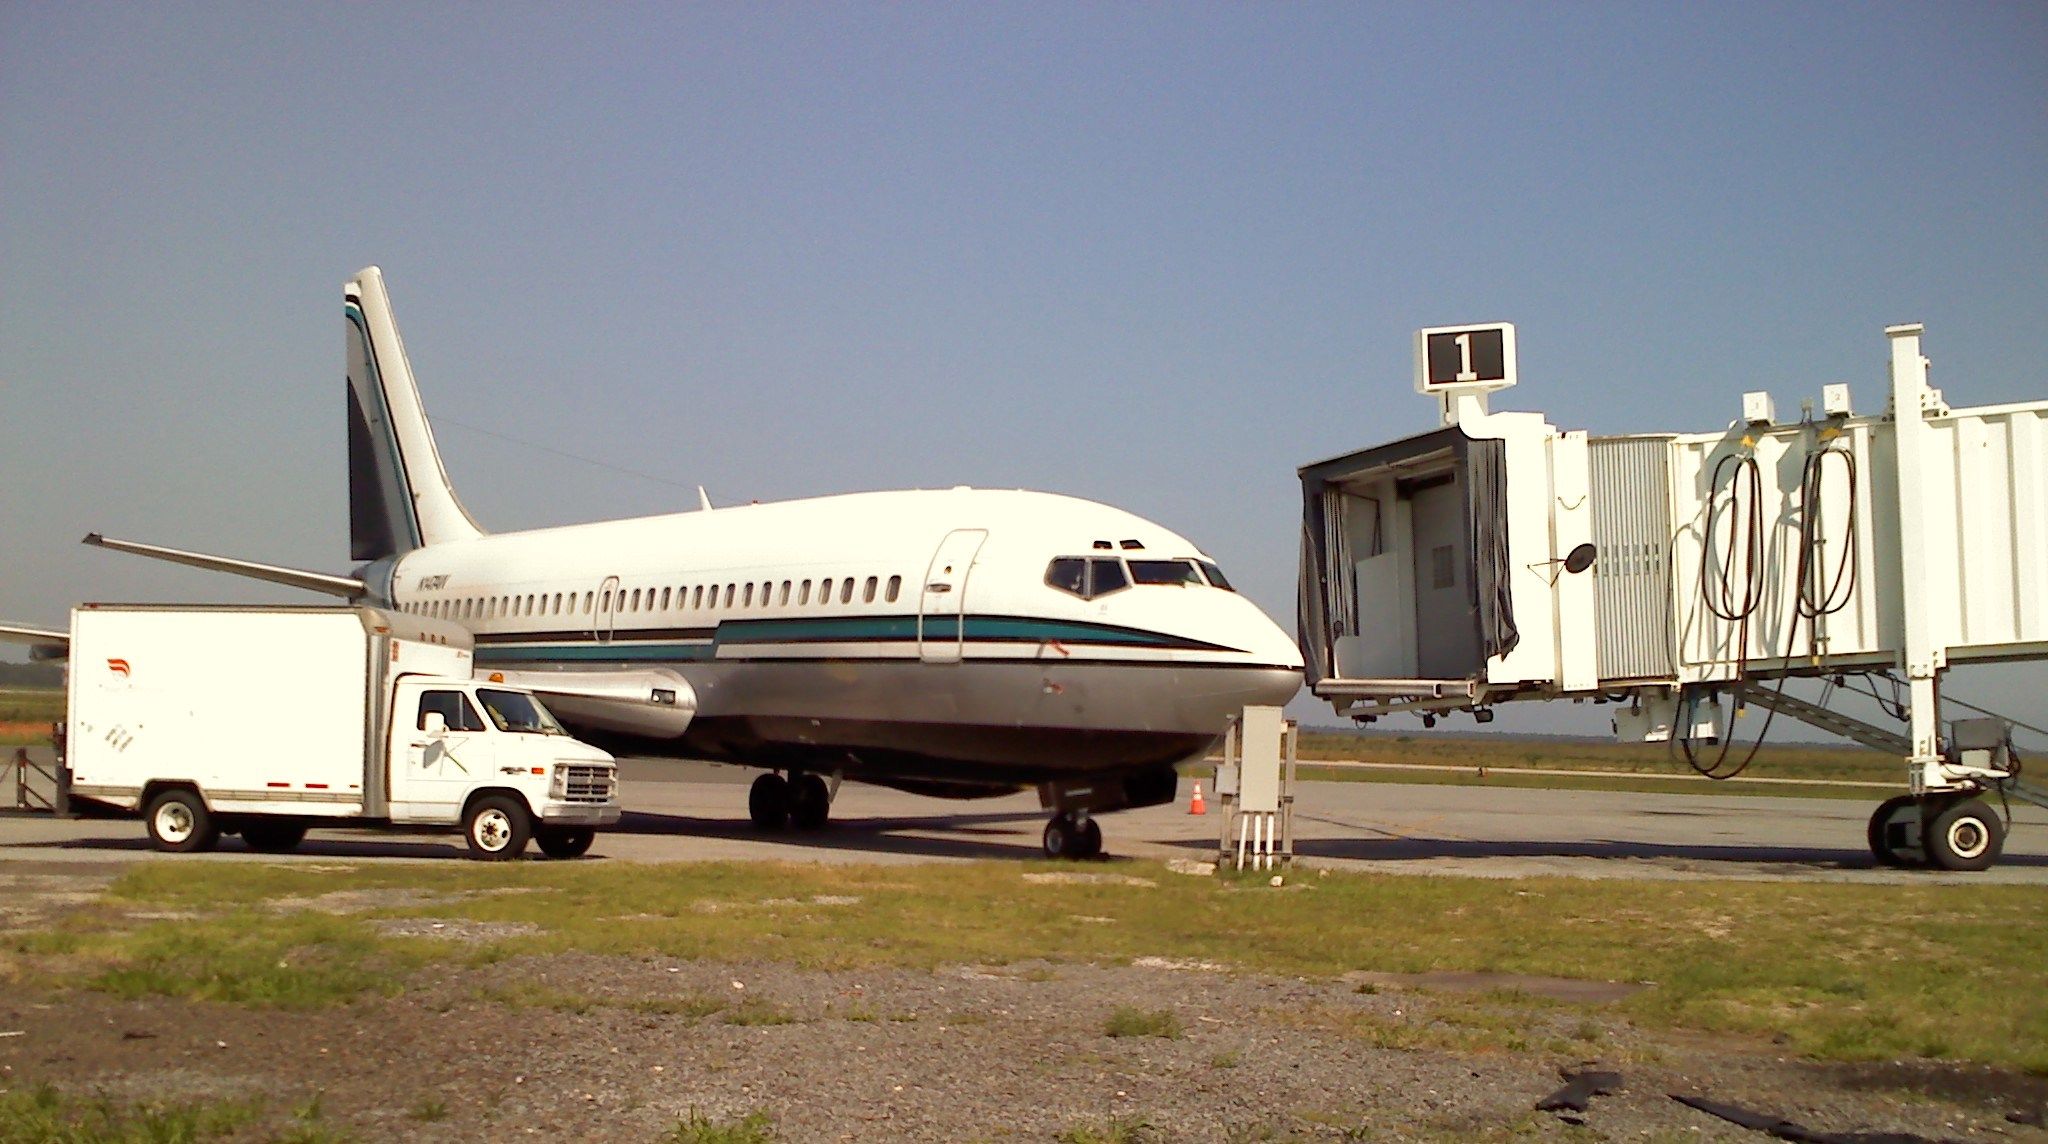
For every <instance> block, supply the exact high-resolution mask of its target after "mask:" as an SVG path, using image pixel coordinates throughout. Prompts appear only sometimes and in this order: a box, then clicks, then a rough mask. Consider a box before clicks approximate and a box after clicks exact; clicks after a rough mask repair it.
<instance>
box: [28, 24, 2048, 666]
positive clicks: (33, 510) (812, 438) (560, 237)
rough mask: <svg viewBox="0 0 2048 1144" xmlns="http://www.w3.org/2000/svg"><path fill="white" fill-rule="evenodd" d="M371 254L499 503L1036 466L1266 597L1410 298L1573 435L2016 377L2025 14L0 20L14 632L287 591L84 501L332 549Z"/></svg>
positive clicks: (1426, 413)
mask: <svg viewBox="0 0 2048 1144" xmlns="http://www.w3.org/2000/svg"><path fill="white" fill-rule="evenodd" d="M372 262H374V263H378V264H381V265H382V266H383V267H384V269H385V272H386V275H387V281H388V283H389V285H390V288H391V291H392V294H393V299H394V301H395V303H396V305H397V307H398V314H399V320H400V323H401V325H402V327H403V329H404V332H405V334H406V337H407V341H408V345H409V347H410V349H411V352H412V356H413V360H414V364H415V367H416V368H417V370H418V372H419V375H420V380H421V386H422V390H423V393H424V396H425V399H426V402H427V406H428V409H429V412H430V413H431V414H432V415H434V417H435V418H436V419H437V421H438V422H439V424H440V433H441V437H442V444H443V449H444V452H445V453H446V455H447V459H448V462H449V466H450V468H451V470H452V471H453V474H454V477H455V479H456V482H457V485H458V487H459V488H460V490H461V492H462V495H463V497H464V499H465V500H466V501H467V502H468V504H469V505H470V507H471V509H472V510H473V511H474V512H475V513H476V514H477V516H478V517H479V518H480V519H481V520H482V521H483V523H484V524H485V525H486V526H487V527H491V528H497V529H511V528H518V527H526V526H533V525H540V524H548V523H557V522H566V521H574V520H582V519H590V518H594V517H604V516H624V515H636V514H641V513H648V512H656V511H665V510H668V509H672V508H682V507H686V506H688V505H689V504H691V503H693V502H694V495H695V494H694V492H693V491H691V487H692V486H694V485H696V484H699V483H702V484H704V485H707V486H708V487H709V488H710V490H711V492H712V494H713V496H714V498H716V499H719V500H722V501H728V502H730V501H744V500H750V499H755V498H759V499H777V498H785V497H792V496H802V495H809V494H813V493H822V492H837V491H845V490H853V489H870V488H891V487H917V486H924V487H931V486H946V485H953V484H975V485H983V486H995V487H1013V486H1024V487H1032V488H1042V489H1051V490H1056V491H1061V492H1068V493H1074V494H1078V495H1081V496H1087V497H1091V498H1094V499H1098V500H1104V501H1109V502H1112V503H1115V504H1118V505H1120V506H1123V507H1125V508H1128V509H1131V510H1133V511H1135V512H1138V513H1140V514H1141V515H1144V516H1148V517H1151V518H1153V519H1156V520H1158V521H1160V522H1161V523H1163V524H1166V525H1168V526H1170V527H1173V528H1175V529H1177V530H1179V531H1181V532H1183V533H1185V534H1188V535H1190V536H1191V537H1193V538H1194V539H1195V540H1196V541H1197V542H1199V543H1201V544H1203V545H1204V546H1205V547H1206V548H1207V549H1208V550H1209V551H1210V552H1211V553H1212V554H1214V555H1216V556H1217V557H1219V558H1220V559H1222V560H1223V561H1224V563H1225V566H1226V567H1227V568H1228V569H1230V570H1231V572H1232V574H1233V575H1234V576H1235V577H1236V578H1237V579H1238V580H1239V581H1240V582H1241V583H1242V584H1243V585H1244V586H1245V588H1246V589H1247V591H1248V592H1249V593H1250V594H1251V595H1252V596H1254V597H1255V598H1256V599H1258V600H1259V601H1260V602H1261V603H1262V604H1264V605H1265V606H1266V607H1267V609H1268V610H1269V611H1270V612H1272V613H1273V614H1274V615H1275V616H1276V617H1278V618H1279V619H1280V620H1281V622H1282V623H1283V624H1291V617H1292V612H1293V594H1294V588H1293V585H1294V564H1295V556H1296V529H1297V521H1298V516H1299V494H1298V488H1297V486H1296V484H1295V482H1294V470H1295V468H1296V466H1298V465H1300V464H1303V463H1305V462H1308V461H1311V460H1316V459H1320V458H1322V457H1325V456H1329V455H1332V454H1336V453H1341V452H1345V451H1348V450H1350V449H1354V448H1358V447H1363V446H1366V445H1370V444H1375V443H1379V442H1382V441H1385V440H1390V439H1393V438H1395V437H1399V436H1403V435H1406V434H1408V433H1411V432H1415V431H1419V430H1421V429H1423V428H1426V427H1428V425H1429V424H1430V420H1431V417H1432V410H1431V408H1430V407H1429V405H1428V404H1427V403H1426V402H1424V401H1423V400H1422V399H1420V398H1418V397H1417V396H1415V395H1414V394H1413V393H1412V392H1411V388H1410V380H1409V369H1410V364H1409V355H1410V342H1409V338H1410V335H1411V332H1412V331H1413V330H1414V329H1415V328H1417V327H1419V326H1424V325H1431V324H1440V323H1447V322H1458V321H1468V320H1492V319H1505V320H1510V321H1514V322H1516V323H1517V324H1518V326H1519V330H1520V338H1521V349H1522V376H1523V379H1524V380H1523V384H1522V386H1521V388H1520V389H1518V390H1515V391H1513V392H1512V393H1510V394H1508V395H1505V398H1504V400H1499V401H1497V402H1496V407H1497V408H1499V407H1514V408H1531V409H1540V410H1543V411H1544V412H1546V413H1548V414H1549V415H1550V417H1551V419H1552V420H1553V421H1555V422H1557V423H1559V424H1561V425H1564V426H1567V427H1575V428H1586V429H1590V430H1592V431H1594V432H1596V433H1601V432H1621V431H1635V430H1683V431H1694V430H1704V429H1710V428H1715V427H1718V426H1720V425H1722V424H1724V423H1726V422H1727V421H1728V420H1729V419H1730V418H1732V417H1733V416H1734V415H1735V413H1736V412H1737V411H1738V409H1739V396H1740V394H1741V392H1742V391H1743V390H1745V389H1755V388H1767V389H1770V390H1772V391H1773V392H1774V393H1775V394H1776V395H1777V397H1778V401H1779V408H1780V409H1781V410H1783V409H1796V408H1797V406H1798V400H1799V398H1800V397H1803V396H1814V395H1817V394H1818V393H1819V390H1820V387H1821V385H1822V384H1823V383H1824V382H1828V381H1838V380H1846V381H1849V382H1851V383H1852V384H1853V385H1854V387H1855V392H1856V400H1857V404H1858V407H1859V409H1863V410H1873V409H1875V408H1877V407H1878V406H1880V405H1881V404H1882V401H1883V390H1882V384H1883V376H1884V375H1883V367H1884V355H1885V351H1886V347H1885V342H1884V339H1883V336H1882V333H1881V330H1882V327H1884V326H1885V325H1887V324H1890V323H1896V322H1902V321H1923V322H1925V323H1927V326H1928V334H1927V347H1928V351H1929V353H1930V355H1931V356H1932V357H1933V358H1934V362H1935V370H1936V373H1935V382H1936V384H1938V385H1941V386H1943V387H1944V388H1945V389H1946V390H1947V392H1948V395H1949V397H1950V399H1951V400H1952V401H1955V402H1958V403H1963V404H1983V403H1991V402H2000V401H2013V400H2031V399H2039V398H2042V397H2048V377H2044V370H2043V368H2042V365H2041V363H2042V360H2043V357H2044V350H2048V345H2044V343H2048V282H2044V273H2048V270H2044V268H2048V5H2043V4H2041V3H2023V4H2016V3H1971V4H1912V5H1899V4H1856V5H1845V4H1827V3H1814V4H1797V5H1779V4H1725V5H1722V4H1716V5H1667V4H1578V3H1575V4H1551V5H1531V4H1484V5H1462V6H1447V5H1439V4H1412V5H1411V4H1341V5H1332V4H1287V5H1268V4H1259V5H1200V4H1171V5H1136V4H1129V5H1103V4H1085V5H1084V4H1073V5H1062V4H1046V3H1030V4H970V5H960V4H943V5H940V4H891V5H886V6H884V5H852V4H845V5H819V4H800V5H731V4H715V5H677V4H653V5H647V6H625V5H610V4H607V5H593V6H577V7H574V8H571V7H570V6H554V5H538V4H521V5H473V4H464V5H455V4H435V5H418V4H410V5H380V4H368V5H341V6H325V7H314V6H308V5H274V4H247V5H219V4H195V5H129V4H52V3H15V4H7V5H0V290H4V294H0V394H4V402H5V404H4V411H5V416H4V417H0V538H4V546H0V618H4V619H7V620H13V621H18V622H26V623H41V624H46V625H50V626H61V624H62V623H63V617H64V614H65V610H66V609H67V608H68V607H69V606H70V605H71V604H72V603H74V602H76V601H78V600H80V599H144V598H156V599H203V598H244V599H249V598H275V597H266V596H265V595H263V590H262V589H261V588H260V587H255V586H250V585H245V584H242V583H240V582H237V581H234V580H230V579H224V578H219V577H210V576H206V575H203V574H199V573H188V572H185V571H182V570H178V569H173V568H170V567H168V566H160V565H154V564H152V563H150V562H145V561H140V560H136V559H134V558H131V557H123V556H118V555H115V554H111V553H105V552H100V551H96V550H92V549H87V548H83V547H81V546H80V545H78V544H77V539H78V537H79V536H81V535H83V534H84V533H85V532H87V531H89V530H100V531H105V532H107V533H109V534H111V535H116V536H127V537H133V538H137V539H144V540H151V541H156V542H161V543H168V544H173V545H178V546H183V547H193V548H199V549H204V550H208V551H222V552H228V553H234V554H241V555H247V556H250V557H253V558H257V559H265V560H271V561H275V562H278V563H285V564H293V565H301V566H308V567H318V568H328V569H336V570H340V569H344V568H345V567H346V566H347V560H346V496H345V488H344V438H343V430H342V394H341V389H342V383H341V352H342V351H341V346H342V341H341V316H340V305H339V301H340V298H339V295H340V286H341V283H342V281H343V280H344V279H345V278H346V277H347V276H348V275H349V274H350V273H351V272H352V271H354V270H355V269H356V268H358V267H359V266H362V265H365V264H368V263H372ZM506 437H511V438H517V439H520V440H523V441H531V442H540V443H544V444H545V445H547V446H548V447H549V448H551V449H555V450H560V451H561V452H564V453H569V454H574V455H577V456H583V457H592V458H599V459H602V460H603V461H605V462H606V463H607V464H609V465H612V466H616V467H617V469H626V470H632V471H634V472H638V473H643V474H648V475H650V476H652V477H656V478H660V479H659V480H653V479H645V478H642V477H636V476H631V475H627V474H625V473H622V472H619V471H616V469H606V468H602V467H597V466H593V465H589V464H584V463H581V462H578V461H576V460H572V459H568V458H565V457H562V456H559V455H556V454H555V453H550V452H547V451H543V450H539V449H536V448H533V447H531V446H529V445H524V444H519V443H515V442H513V441H508V440H505V439H504V438H506ZM664 482H666V483H664ZM0 654H7V655H13V654H14V653H13V652H11V651H10V652H5V653H0Z"/></svg>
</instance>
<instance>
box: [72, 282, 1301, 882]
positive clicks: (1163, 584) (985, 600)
mask: <svg viewBox="0 0 2048 1144" xmlns="http://www.w3.org/2000/svg"><path fill="white" fill-rule="evenodd" d="M343 299H344V302H343V311H344V314H345V315H346V319H347V325H346V330H347V338H348V457H349V517H350V519H349V530H350V540H351V553H350V555H351V558H352V559H354V560H356V561H361V562H364V563H363V564H362V566H361V567H359V568H358V569H357V570H356V572H355V574H354V575H352V576H334V575H327V574H323V573H318V572H303V571H298V570H295V569H288V568H279V567H276V566H272V565H263V564H254V563H251V562H248V561H242V560H234V559H230V558H225V557H217V556H208V555H203V554H199V553H191V552H182V551H178V550H175V549H165V548H159V547H156V546H153V545H144V544H136V543H133V542H128V541H115V540H107V539H104V538H101V537H97V536H94V537H88V538H87V539H88V541H89V542H91V543H97V544H101V545H104V546H106V547H110V548H116V549H119V550H122V551H128V552H135V553H138V554H142V555H148V556H154V557H157V558H161V559H168V560H173V561H176V562H179V563H185V564H193V565H197V566H200V567H205V568H212V569H217V570H222V571H230V572H235V573H238V574H242V575H247V576H254V577H257V578H260V579H265V580H270V581H274V582H279V583H285V584H291V585H295V586H297V587H301V588H308V589H312V590H314V591H319V592H326V593H329V594H333V595H338V596H344V597H348V598H352V599H358V600H363V601H366V602H371V603H375V604H378V605H380V606H384V607H390V608H395V609H399V610H402V611H406V612H411V613H415V614H418V615H421V616H428V617H436V618H440V619H446V620H452V621H454V622H456V623H458V624H461V625H462V626H463V627H465V628H467V629H469V631H470V632H472V633H473V634H474V636H475V639H476V653H477V654H476V662H477V665H478V670H479V671H491V672H499V673H502V674H503V675H504V677H505V678H506V679H507V680H508V681H511V682H516V683H518V684H521V685H523V686H527V687H531V688H533V689H534V690H536V691H539V692H541V693H542V694H543V695H545V696H546V698H547V702H548V704H549V706H551V707H552V708H554V710H555V712H556V714H557V715H558V716H559V717H560V718H561V720H562V722H563V723H565V724H567V725H568V726H569V727H570V728H571V729H573V730H574V731H576V733H577V734H578V735H580V736H582V737H584V738H586V739H590V740H592V741H594V742H597V743H599V744H601V745H604V746H606V747H609V748H612V749H613V750H615V751H617V752H620V753H631V754H639V755H656V756H667V757H675V758H690V759H711V760H718V761H722V762H730V763H739V764H745V765H749V766H754V767H760V768H764V769H765V770H766V771H767V773H765V774H763V775H761V776H760V777H759V778H757V779H756V780H755V782H754V786H753V790H752V793H751V797H750V799H749V805H750V810H751V813H752V817H753V819H754V821H755V822H756V823H757V824H759V825H760V826H761V827H763V828H767V829H773V828H779V827H781V826H783V825H785V824H787V823H792V822H793V823H794V824H795V825H797V826H798V827H800V828H807V829H815V828H817V827H820V826H823V825H824V823H825V821H826V819H827V817H828V815H829V812H830V808H831V803H832V799H833V796H834V795H835V794H836V792H837V790H838V783H839V780H840V779H841V778H842V777H843V778H851V779H858V780H861V781H864V782H872V783H879V784H883V785H887V786H892V787H897V788H900V789H903V790H908V791H913V792H917V793H923V794H931V795H938V796H941V797H955V798H977V797H985V796H991V795H999V794H1007V793H1010V792H1012V791H1016V790H1019V789H1023V788H1027V787H1032V786H1035V787H1037V788H1038V791H1039V794H1040V800H1041V802H1042V804H1043V805H1044V806H1045V807H1046V808H1047V809H1048V810H1050V811H1051V812H1052V817H1051V821H1050V822H1049V823H1048V824H1047V826H1046V830H1045V850H1046V852H1047V853H1048V854H1051V855H1054V856H1073V857H1086V856H1090V855H1093V854H1095V853H1099V852H1100V850H1101V847H1102V831H1101V828H1100V826H1099V825H1097V824H1096V823H1095V822H1094V820H1093V819H1092V818H1091V815H1093V814H1095V813H1099V812H1103V811H1110V810H1118V809H1122V808H1127V807H1139V806H1150V805H1155V804H1158V803H1163V802H1168V801H1170V800H1172V798H1173V796H1174V790H1175V781H1176V779H1175V773H1174V765H1175V764H1176V763H1179V762H1181V761H1183V760H1186V759H1190V758H1196V757H1199V756H1201V755H1202V754H1203V753H1204V752H1206V751H1208V750H1209V749H1210V748H1211V747H1212V746H1213V745H1214V744H1215V743H1216V741H1217V739H1218V737H1219V736H1220V735H1221V733H1222V731H1223V730H1224V728H1225V726H1226V724H1227V721H1228V720H1229V718H1230V716H1231V715H1233V714H1234V713H1236V712H1237V711H1238V710H1239V709H1241V708H1242V707H1244V706H1245V705H1247V704H1279V703H1285V702H1286V701H1287V700H1288V699H1289V698H1290V697H1291V696H1293V695H1294V693H1295V691H1296V690H1297V689H1298V688H1299V686H1300V683H1301V673H1302V662H1301V654H1300V652H1299V651H1298V650H1296V648H1295V646H1294V643H1293V641H1291V640H1290V639H1289V638H1288V637H1287V635H1286V634H1285V633H1284V632H1282V631H1281V630H1280V628H1279V627H1278V626H1276V625H1275V624H1274V623H1273V621H1272V620H1271V619H1269V618H1268V617H1267V616H1266V615H1265V614H1264V613H1263V612H1261V611H1260V610H1259V609H1258V608H1257V607H1256V606H1255V605H1253V604H1252V603H1251V601H1249V600H1247V599H1245V598H1244V597H1243V596H1241V595H1239V594H1237V593H1236V592H1235V591H1233V590H1232V588H1231V586H1230V583H1229V581H1228V580H1226V579H1225V578H1224V576H1223V573H1222V571H1221V570H1220V569H1219V568H1218V567H1217V566H1216V564H1215V562H1214V561H1212V560H1210V559H1209V558H1208V557H1206V556H1204V555H1203V554H1202V553H1201V551H1200V550H1199V549H1197V548H1196V547H1195V546H1194V545H1193V544H1192V543H1190V542H1189V541H1187V540H1185V539H1183V538H1182V537H1180V536H1177V535H1175V534H1173V533H1172V532H1169V531H1167V530H1166V529H1164V528H1161V527H1160V526H1158V525H1156V524H1153V523H1151V522H1150V521H1147V520H1144V519H1142V518H1139V517H1136V516H1133V515H1131V514H1130V513H1127V512H1123V511H1121V510H1118V509H1114V508H1111V507H1109V506H1107V505H1101V504H1096V503H1093V502H1090V501H1085V500H1078V499H1075V498H1072V497H1065V496H1057V495H1053V494H1049V493H1036V492H1022V491H991V490H983V489H968V488H956V489H950V490H946V491H900V492H874V493H854V494H849V495H844V496H830V497H819V498H815V499H808V500H796V501H785V502H781V503H772V504H754V505H747V506H744V507H730V508H718V509H712V508H711V507H710V506H709V504H708V502H707V503H706V504H705V506H704V507H703V508H702V509H700V510H698V511H694V512H684V513H677V514H673V515H667V516H655V517H641V518H636V519H629V520H613V521H604V522H599V523H593V524H580V525H570V526H565V527H558V528H543V529H534V530H530V531H525V532H510V533H499V534H487V533H485V532H484V531H483V529H481V528H479V527H478V526H477V524H476V522H475V521H474V520H472V519H471V518H470V516H469V513H468V512H467V510H465V509H464V508H463V507H462V504H461V502H459V501H458V500H457V499H456V496H455V492H454V490H453V488H452V487H451V485H450V483H449V480H448V475H447V472H446V470H445V469H444V468H443V466H442V463H441V457H440V453H439V451H438V450H437V449H436V447H435V444H434V437H433V433H432V431H431V430H430V428H429V427H428V423H427V417H426V413H425V411H424V409H423V407H422V406H421V403H420V397H419V390H418V388H417V387H416V385H415V383H414V381H413V375H412V369H411V366H410V365H409V364H408V362H407V360H406V355H405V346H404V343H403V342H402V341H401V340H400V339H399V335H398V327H397V324H396V323H395V322H394V321H393V319H392V314H391V305H390V301H389V299H388V298H387V296H386V294H385V292H384V281H383V276H382V275H381V274H380V273H379V271H378V270H377V269H376V268H375V267H371V268H369V269H366V270H364V271H362V272H361V273H360V274H358V275H356V277H355V278H354V279H353V280H351V281H350V282H349V283H348V284H347V286H346V287H345V288H344V291H343Z"/></svg>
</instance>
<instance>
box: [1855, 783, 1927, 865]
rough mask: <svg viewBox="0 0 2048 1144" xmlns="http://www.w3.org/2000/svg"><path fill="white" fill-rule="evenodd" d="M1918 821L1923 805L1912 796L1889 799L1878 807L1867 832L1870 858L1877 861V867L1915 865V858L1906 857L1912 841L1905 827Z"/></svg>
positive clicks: (1909, 855) (1872, 815)
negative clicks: (1913, 863) (1913, 862)
mask: <svg viewBox="0 0 2048 1144" xmlns="http://www.w3.org/2000/svg"><path fill="white" fill-rule="evenodd" d="M1908 808H1911V809H1910V811H1909V810H1908ZM1919 817H1920V804H1919V802H1918V801H1917V800H1915V799H1914V798H1913V796H1912V795H1909V794H1902V795H1897V796H1895V797H1893V798H1888V799H1886V800H1884V802H1882V803H1880V804H1879V805H1878V808H1877V810H1876V811H1875V812H1873V813H1872V814H1871V816H1870V827H1869V829H1868V830H1867V831H1866V832H1865V833H1866V835H1867V837H1868V839H1869V841H1870V856H1871V857H1872V858H1875V859H1877V864H1878V865H1880V866H1904V865H1907V864H1908V863H1909V862H1911V861H1912V858H1913V856H1912V855H1911V854H1909V853H1907V850H1908V849H1909V843H1910V841H1911V839H1910V836H1909V835H1908V833H1907V826H1906V824H1907V823H1909V822H1911V821H1913V820H1915V819H1917V818H1919Z"/></svg>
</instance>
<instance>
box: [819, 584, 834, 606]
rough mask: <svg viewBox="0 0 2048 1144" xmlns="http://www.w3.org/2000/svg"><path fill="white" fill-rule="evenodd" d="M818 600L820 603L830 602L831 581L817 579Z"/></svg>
mask: <svg viewBox="0 0 2048 1144" xmlns="http://www.w3.org/2000/svg"><path fill="white" fill-rule="evenodd" d="M818 602H819V603H820V604H829V603H831V602H832V581H830V580H820V581H818Z"/></svg>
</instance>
